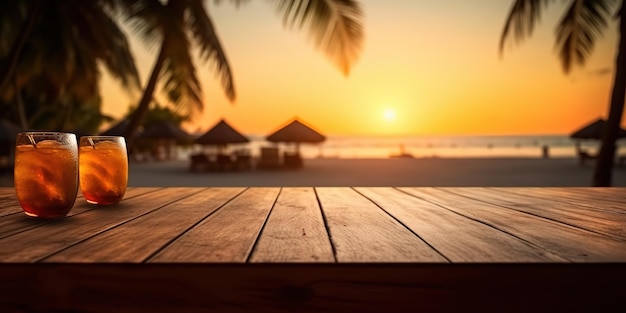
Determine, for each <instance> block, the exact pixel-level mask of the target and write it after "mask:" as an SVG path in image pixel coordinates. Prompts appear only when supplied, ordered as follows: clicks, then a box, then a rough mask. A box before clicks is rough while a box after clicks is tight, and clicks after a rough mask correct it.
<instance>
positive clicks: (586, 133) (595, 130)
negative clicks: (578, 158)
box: [570, 118, 626, 155]
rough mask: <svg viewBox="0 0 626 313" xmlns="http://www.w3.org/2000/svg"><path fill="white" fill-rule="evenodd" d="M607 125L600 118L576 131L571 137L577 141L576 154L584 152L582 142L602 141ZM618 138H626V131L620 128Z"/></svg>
mask: <svg viewBox="0 0 626 313" xmlns="http://www.w3.org/2000/svg"><path fill="white" fill-rule="evenodd" d="M605 124H606V121H605V120H603V119H602V118H599V119H597V120H595V121H593V122H591V123H589V124H587V125H585V126H583V127H582V128H580V129H578V130H576V131H575V132H573V133H572V134H571V135H570V138H573V139H577V140H576V152H577V153H578V154H579V155H580V154H581V153H582V152H583V151H582V150H581V148H580V140H600V139H601V138H602V132H603V131H604V125H605ZM617 138H618V139H619V138H626V130H624V129H623V128H621V127H620V129H619V133H618V134H617Z"/></svg>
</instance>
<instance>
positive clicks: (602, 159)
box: [500, 0, 626, 187]
mask: <svg viewBox="0 0 626 313" xmlns="http://www.w3.org/2000/svg"><path fill="white" fill-rule="evenodd" d="M552 2H554V1H551V0H516V1H515V2H514V3H513V5H512V7H511V11H510V13H509V16H508V17H507V19H506V23H505V25H504V30H503V32H502V37H501V39H500V52H502V51H503V49H504V45H505V43H506V41H507V40H510V39H511V37H512V39H514V40H516V41H521V40H523V39H525V38H526V37H528V36H530V35H531V34H532V31H533V29H534V26H535V24H537V23H538V22H539V18H540V16H541V12H542V10H544V9H545V7H546V6H547V5H548V4H550V3H552ZM569 2H570V3H569V7H568V9H567V11H566V12H565V15H564V16H563V17H562V19H561V20H560V22H559V24H558V26H557V29H556V46H557V49H558V55H559V60H560V61H561V65H562V67H563V71H564V72H565V73H566V74H567V73H569V72H570V70H571V68H572V66H574V65H580V66H582V65H584V63H585V61H586V60H587V58H588V57H589V55H590V54H591V52H592V51H593V47H594V44H595V41H596V39H597V38H598V37H599V36H601V35H602V33H603V32H604V31H605V30H606V28H607V25H608V22H607V21H608V19H609V18H610V17H611V16H614V17H615V18H616V19H618V20H619V37H618V41H619V42H618V47H617V59H616V61H615V78H614V81H613V89H612V93H611V103H610V106H609V112H608V119H607V123H606V125H605V128H604V131H603V134H602V138H601V139H602V142H601V146H600V152H599V154H598V160H597V162H596V167H595V169H594V174H593V186H595V187H603V186H611V174H612V169H613V160H614V157H615V141H616V140H617V135H618V132H619V128H620V124H621V120H622V112H623V110H624V97H625V94H626V38H624V36H625V35H626V20H625V19H624V15H623V14H624V13H625V12H624V7H623V1H618V0H571V1H569ZM617 4H619V6H618V5H617ZM616 8H618V9H616Z"/></svg>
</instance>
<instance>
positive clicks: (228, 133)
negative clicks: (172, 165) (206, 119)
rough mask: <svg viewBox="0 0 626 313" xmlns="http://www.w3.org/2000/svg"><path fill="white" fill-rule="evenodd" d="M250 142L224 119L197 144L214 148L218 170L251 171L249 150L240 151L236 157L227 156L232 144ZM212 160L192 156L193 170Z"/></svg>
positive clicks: (200, 156)
mask: <svg viewBox="0 0 626 313" xmlns="http://www.w3.org/2000/svg"><path fill="white" fill-rule="evenodd" d="M248 142H250V139H248V137H246V136H244V135H242V134H241V133H240V132H239V131H237V130H236V129H235V128H233V127H232V126H230V124H228V123H227V122H226V121H225V120H224V119H221V120H220V121H219V122H218V123H217V124H215V125H214V126H213V127H211V128H210V129H209V130H208V131H207V132H206V133H204V134H203V135H202V136H200V137H198V138H197V139H196V143H197V144H200V145H203V146H214V147H216V148H217V150H218V153H217V156H216V163H217V164H216V168H217V169H220V170H223V169H249V168H250V167H251V165H250V162H251V156H250V153H249V152H248V151H247V150H239V151H236V152H235V155H229V154H226V152H225V148H226V147H227V146H228V145H230V144H243V143H248ZM207 161H210V160H207V159H206V155H204V154H197V155H192V156H191V169H192V170H193V169H195V168H196V167H197V163H203V162H207ZM209 167H210V166H209Z"/></svg>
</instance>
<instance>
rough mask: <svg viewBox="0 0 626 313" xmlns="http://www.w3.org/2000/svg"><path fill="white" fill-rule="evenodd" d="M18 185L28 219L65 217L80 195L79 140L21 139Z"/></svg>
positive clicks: (59, 136)
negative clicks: (29, 217)
mask: <svg viewBox="0 0 626 313" xmlns="http://www.w3.org/2000/svg"><path fill="white" fill-rule="evenodd" d="M14 184H15V192H16V194H17V199H18V201H19V203H20V205H21V206H22V209H23V210H24V213H26V215H28V216H31V217H41V218H59V217H64V216H65V215H67V213H68V212H69V211H70V210H71V209H72V206H73V205H74V201H75V200H76V193H77V192H78V151H77V148H76V136H75V135H74V134H69V133H53V132H49V133H43V132H29V133H19V134H18V135H17V140H16V147H15V167H14Z"/></svg>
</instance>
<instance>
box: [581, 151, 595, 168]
mask: <svg viewBox="0 0 626 313" xmlns="http://www.w3.org/2000/svg"><path fill="white" fill-rule="evenodd" d="M596 158H597V156H595V155H592V154H591V153H589V152H587V151H585V150H578V164H579V165H580V166H584V165H585V163H586V161H587V160H595V159H596Z"/></svg>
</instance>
